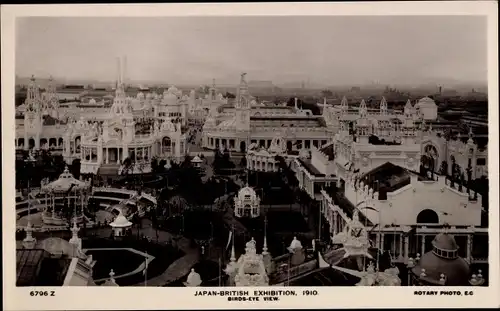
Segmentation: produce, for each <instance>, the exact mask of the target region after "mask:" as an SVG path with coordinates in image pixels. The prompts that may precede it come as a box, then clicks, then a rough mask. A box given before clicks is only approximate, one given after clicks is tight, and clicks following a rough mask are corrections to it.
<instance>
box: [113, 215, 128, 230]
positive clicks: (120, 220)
mask: <svg viewBox="0 0 500 311" xmlns="http://www.w3.org/2000/svg"><path fill="white" fill-rule="evenodd" d="M109 225H110V226H111V227H113V228H129V227H131V226H132V223H131V222H130V221H129V220H128V219H127V218H126V217H125V216H123V214H121V213H120V214H119V215H118V216H116V218H115V220H114V221H113V222H112V223H110V224H109Z"/></svg>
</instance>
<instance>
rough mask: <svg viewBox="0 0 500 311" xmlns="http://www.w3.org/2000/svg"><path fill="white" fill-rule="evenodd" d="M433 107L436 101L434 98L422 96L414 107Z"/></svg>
mask: <svg viewBox="0 0 500 311" xmlns="http://www.w3.org/2000/svg"><path fill="white" fill-rule="evenodd" d="M429 106H431V107H435V106H436V103H435V102H434V100H433V99H432V98H430V97H424V98H422V99H420V100H419V101H418V103H417V104H416V105H415V107H429Z"/></svg>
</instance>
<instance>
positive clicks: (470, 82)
mask: <svg viewBox="0 0 500 311" xmlns="http://www.w3.org/2000/svg"><path fill="white" fill-rule="evenodd" d="M31 77H32V76H20V75H17V74H16V76H15V78H16V80H24V79H30V78H31ZM34 78H35V80H49V79H50V78H52V79H53V80H54V81H55V82H56V83H62V82H64V84H70V83H71V82H74V83H75V84H109V85H113V84H114V83H116V81H113V80H109V81H108V80H97V79H92V78H65V77H55V76H51V75H47V76H36V75H34ZM440 80H441V81H440ZM446 80H448V81H446ZM82 81H84V82H82ZM215 81H216V86H231V87H233V86H237V85H238V82H236V83H235V82H231V83H224V82H222V83H221V82H219V83H217V79H215ZM252 82H268V83H271V84H272V85H273V86H275V87H290V85H293V84H297V86H298V87H299V88H300V86H301V85H302V84H304V86H305V87H309V88H311V87H313V88H314V87H319V88H321V87H336V86H339V87H340V86H344V87H345V86H350V87H356V86H389V87H390V86H394V85H400V86H414V87H415V86H419V85H431V84H433V85H435V86H436V87H440V86H441V87H445V86H446V85H448V86H456V85H480V86H481V87H487V86H488V81H487V80H486V81H479V80H476V81H474V80H468V81H465V80H457V79H454V78H435V79H432V80H431V79H429V80H427V81H420V82H392V83H391V82H382V81H371V82H370V81H366V82H354V83H345V82H344V83H342V84H340V83H333V84H329V83H327V82H311V81H307V80H296V81H289V82H287V81H283V82H275V81H273V80H265V79H263V80H248V81H247V83H252ZM16 84H17V81H16ZM126 84H128V85H130V84H137V86H140V84H155V85H179V86H194V85H197V86H211V85H212V80H210V81H206V82H181V81H179V82H178V83H172V82H162V81H155V80H134V79H127V80H126ZM294 88H295V87H294Z"/></svg>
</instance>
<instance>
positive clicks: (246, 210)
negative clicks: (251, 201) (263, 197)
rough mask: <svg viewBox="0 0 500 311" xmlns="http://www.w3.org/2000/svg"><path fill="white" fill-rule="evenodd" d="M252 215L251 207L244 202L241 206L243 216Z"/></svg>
mask: <svg viewBox="0 0 500 311" xmlns="http://www.w3.org/2000/svg"><path fill="white" fill-rule="evenodd" d="M251 216H252V207H251V206H250V205H248V204H245V206H244V207H243V217H251Z"/></svg>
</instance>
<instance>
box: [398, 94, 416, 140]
mask: <svg viewBox="0 0 500 311" xmlns="http://www.w3.org/2000/svg"><path fill="white" fill-rule="evenodd" d="M414 118H415V109H414V108H413V106H412V105H411V101H410V100H409V99H408V101H407V102H406V105H405V108H404V121H403V126H402V135H401V139H402V141H401V143H402V144H403V145H407V144H414V143H415V136H416V132H415V121H414Z"/></svg>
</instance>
